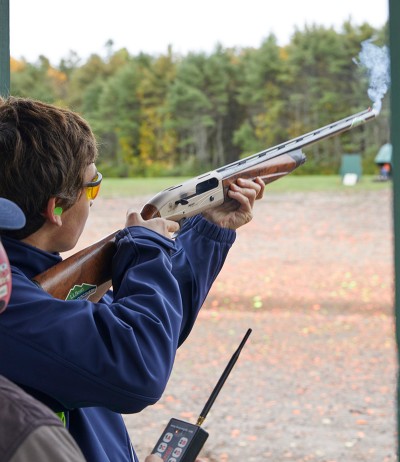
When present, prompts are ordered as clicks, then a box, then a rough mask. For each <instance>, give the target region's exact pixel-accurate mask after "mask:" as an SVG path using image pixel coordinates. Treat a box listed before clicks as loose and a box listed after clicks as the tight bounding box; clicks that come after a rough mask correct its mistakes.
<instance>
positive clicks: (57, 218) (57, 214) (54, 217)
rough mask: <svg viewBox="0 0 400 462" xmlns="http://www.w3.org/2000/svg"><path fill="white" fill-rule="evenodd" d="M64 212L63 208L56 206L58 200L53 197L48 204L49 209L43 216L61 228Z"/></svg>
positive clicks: (47, 208)
mask: <svg viewBox="0 0 400 462" xmlns="http://www.w3.org/2000/svg"><path fill="white" fill-rule="evenodd" d="M62 212H63V209H62V207H60V206H56V198H55V197H51V198H50V199H49V202H48V203H47V207H46V210H45V211H44V214H43V215H44V216H45V217H46V218H47V219H48V220H49V221H50V223H53V224H55V225H57V226H61V225H62V219H61V214H62Z"/></svg>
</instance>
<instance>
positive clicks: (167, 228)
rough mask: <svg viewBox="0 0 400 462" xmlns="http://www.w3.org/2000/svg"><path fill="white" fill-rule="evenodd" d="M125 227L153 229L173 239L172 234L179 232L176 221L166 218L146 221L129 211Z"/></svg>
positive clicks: (136, 213)
mask: <svg viewBox="0 0 400 462" xmlns="http://www.w3.org/2000/svg"><path fill="white" fill-rule="evenodd" d="M125 226H126V227H128V226H143V227H144V228H147V229H151V230H152V231H155V232H156V233H158V234H161V235H162V236H165V237H168V238H171V234H172V233H176V232H177V231H179V224H178V223H176V222H175V221H171V220H166V219H165V218H151V219H150V220H144V219H143V218H142V216H141V215H140V213H138V212H135V211H133V210H131V209H129V210H128V211H127V213H126V222H125Z"/></svg>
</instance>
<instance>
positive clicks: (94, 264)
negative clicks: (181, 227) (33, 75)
mask: <svg viewBox="0 0 400 462" xmlns="http://www.w3.org/2000/svg"><path fill="white" fill-rule="evenodd" d="M377 115H378V112H377V111H376V110H374V109H371V108H369V109H367V110H365V111H362V112H359V113H357V114H354V115H352V116H349V117H346V118H345V119H342V120H339V121H337V122H334V123H332V124H330V125H326V126H325V127H322V128H319V129H317V130H314V131H312V132H310V133H307V134H305V135H301V136H299V137H297V138H294V139H292V140H290V141H286V142H284V143H281V144H278V145H277V146H274V147H271V148H269V149H266V150H265V151H261V152H259V153H257V154H253V155H251V156H249V157H246V158H244V159H240V160H238V161H236V162H233V163H231V164H228V165H225V166H224V167H221V168H218V169H217V170H212V171H210V172H208V173H205V174H204V175H201V176H198V177H196V178H192V179H190V180H188V181H185V182H183V183H181V184H178V185H176V186H172V187H171V188H167V189H165V190H164V191H161V192H160V193H158V194H157V195H156V196H154V197H153V198H152V199H151V200H150V201H149V202H147V203H146V204H145V205H144V207H143V209H142V211H141V215H142V217H143V219H145V220H149V219H151V218H155V217H162V218H167V219H169V220H173V221H180V220H182V219H184V218H189V217H192V216H194V215H197V214H199V213H201V212H203V211H204V210H207V209H210V208H211V207H217V206H218V205H220V204H222V203H224V202H227V201H230V200H232V199H230V198H229V197H228V195H227V191H228V189H229V185H230V184H231V183H233V182H235V181H236V180H237V179H238V178H244V179H255V178H256V177H260V178H261V179H262V180H263V181H264V183H265V184H269V183H271V182H272V181H275V180H278V179H279V178H282V177H283V176H285V175H287V174H289V173H291V172H292V171H293V170H295V169H296V168H297V167H299V166H300V165H302V164H303V163H304V162H305V160H306V157H305V155H304V154H303V152H302V148H303V147H305V146H309V145H311V144H313V143H316V142H317V141H321V140H323V139H326V138H329V137H332V136H336V135H339V134H340V133H343V132H345V131H348V130H351V129H352V128H354V127H356V126H358V125H360V124H362V123H364V122H367V121H369V120H371V119H373V118H375V117H376V116H377ZM117 232H118V231H116V232H114V233H112V234H110V235H109V236H106V237H105V238H104V239H102V240H100V241H99V242H97V243H95V244H93V245H91V246H89V247H87V248H85V249H83V250H81V251H79V252H77V253H76V254H74V255H72V256H70V257H68V258H66V259H65V260H63V261H62V262H60V263H58V264H57V265H55V266H53V267H51V268H49V269H48V270H47V271H45V272H43V273H41V274H39V275H37V276H35V277H34V278H33V282H34V283H35V284H36V285H37V286H40V287H42V288H43V289H44V290H45V291H46V292H48V293H49V294H50V295H52V296H53V297H55V298H59V299H62V300H77V299H89V300H91V301H98V300H100V298H101V297H102V296H103V295H104V293H105V292H106V291H107V290H108V289H109V288H110V287H111V277H112V274H111V262H112V258H113V256H114V253H115V235H116V234H117Z"/></svg>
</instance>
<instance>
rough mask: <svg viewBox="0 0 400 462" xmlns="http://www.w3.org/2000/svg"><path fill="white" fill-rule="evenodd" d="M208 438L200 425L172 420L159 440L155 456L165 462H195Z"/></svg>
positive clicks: (154, 452) (154, 451)
mask: <svg viewBox="0 0 400 462" xmlns="http://www.w3.org/2000/svg"><path fill="white" fill-rule="evenodd" d="M207 438H208V433H207V432H206V431H205V430H203V429H202V428H201V427H199V426H198V425H193V424H191V423H188V422H184V421H183V420H178V419H171V420H170V421H169V423H168V425H167V426H166V428H165V430H164V432H163V434H162V435H161V437H160V439H159V440H158V442H157V444H156V446H155V448H154V450H153V454H156V455H157V456H159V457H161V459H162V460H163V461H164V462H193V461H194V460H195V459H196V457H197V455H198V454H199V452H200V450H201V448H202V447H203V445H204V443H205V442H206V440H207Z"/></svg>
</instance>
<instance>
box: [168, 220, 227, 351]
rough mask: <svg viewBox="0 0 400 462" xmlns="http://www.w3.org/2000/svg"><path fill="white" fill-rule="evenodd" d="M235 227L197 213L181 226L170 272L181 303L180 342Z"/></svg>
mask: <svg viewBox="0 0 400 462" xmlns="http://www.w3.org/2000/svg"><path fill="white" fill-rule="evenodd" d="M235 238H236V233H235V231H232V230H230V229H226V228H220V227H219V226H217V225H215V224H213V223H210V222H209V221H207V220H205V219H204V218H202V217H201V216H200V215H197V216H195V217H193V218H191V219H189V220H188V221H187V222H186V223H185V224H184V225H183V227H182V229H181V232H180V233H179V235H178V238H177V240H176V246H177V251H176V252H175V253H174V254H173V256H172V272H173V274H174V276H175V278H176V280H177V281H178V284H179V287H180V293H181V298H182V306H183V321H182V329H181V334H180V338H179V344H181V343H182V342H183V341H184V340H185V339H186V338H187V336H188V335H189V333H190V331H191V329H192V327H193V324H194V322H195V320H196V317H197V314H198V312H199V310H200V308H201V306H202V305H203V303H204V300H205V298H206V296H207V294H208V292H209V290H210V288H211V286H212V284H213V282H214V281H215V278H216V277H217V276H218V274H219V272H220V270H221V268H222V266H223V264H224V262H225V259H226V257H227V254H228V251H229V249H230V248H231V247H232V244H233V243H234V241H235Z"/></svg>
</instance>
